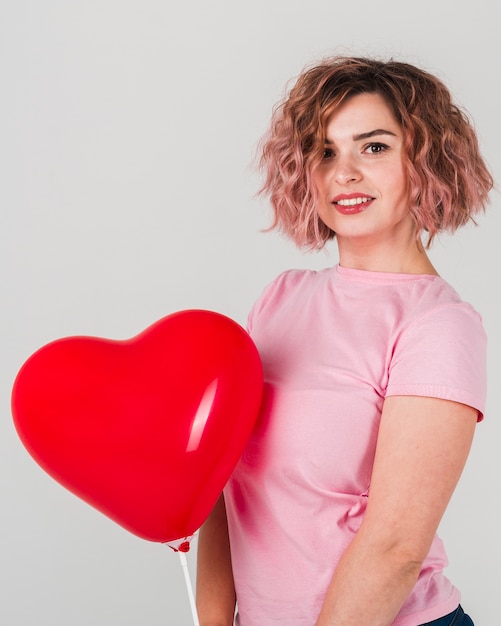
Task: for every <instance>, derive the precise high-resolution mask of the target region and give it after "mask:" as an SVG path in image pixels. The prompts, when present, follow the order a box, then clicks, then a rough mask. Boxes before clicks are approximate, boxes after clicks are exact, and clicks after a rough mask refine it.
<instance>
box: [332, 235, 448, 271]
mask: <svg viewBox="0 0 501 626" xmlns="http://www.w3.org/2000/svg"><path fill="white" fill-rule="evenodd" d="M337 243H338V249H339V264H340V265H341V266H343V267H349V268H352V269H360V270H367V271H372V272H389V273H400V274H433V275H437V276H438V272H437V270H436V269H435V268H434V267H433V265H432V263H431V261H430V259H429V258H428V255H427V254H426V252H425V250H424V248H423V246H422V244H421V242H420V241H418V240H417V239H416V238H415V236H413V237H412V238H409V239H408V240H407V241H406V242H404V243H402V242H400V243H397V242H395V241H393V242H387V241H386V242H380V243H374V242H366V243H364V242H361V241H353V240H350V239H349V238H341V239H339V238H338V242H337Z"/></svg>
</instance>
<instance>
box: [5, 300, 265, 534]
mask: <svg viewBox="0 0 501 626" xmlns="http://www.w3.org/2000/svg"><path fill="white" fill-rule="evenodd" d="M262 385H263V381H262V369H261V362H260V360H259V355H258V352H257V350H256V347H255V346H254V344H253V342H252V340H251V339H250V337H249V336H248V334H247V333H246V332H245V331H244V330H243V328H241V326H239V325H238V324H237V323H236V322H234V321H232V320H231V319H229V318H227V317H225V316H224V315H221V314H219V313H214V312H211V311H202V310H188V311H180V312H177V313H174V314H171V315H168V316H167V317H164V318H163V319H161V320H159V321H158V322H156V323H155V324H153V325H152V326H150V327H149V328H147V329H146V330H144V331H143V332H142V333H140V334H139V335H137V336H136V337H133V338H131V339H128V340H123V341H116V340H110V339H104V338H97V337H68V338H63V339H58V340H56V341H54V342H51V343H49V344H47V345H46V346H44V347H42V348H40V349H39V350H38V351H37V352H35V353H34V354H33V355H32V356H31V357H30V358H29V359H28V360H27V361H26V362H25V363H24V365H23V366H22V368H21V369H20V371H19V373H18V375H17V377H16V380H15V382H14V386H13V390H12V414H13V417H14V423H15V426H16V429H17V432H18V434H19V436H20V438H21V440H22V442H23V444H24V445H25V447H26V448H27V450H28V452H29V453H30V454H31V455H32V456H33V458H34V459H35V460H36V461H37V463H38V464H39V465H40V466H41V467H42V468H43V469H44V470H45V471H46V472H48V473H49V474H50V475H51V476H52V477H53V478H54V479H55V480H57V481H58V482H59V483H61V484H62V485H63V486H64V487H66V488H67V489H69V490H70V491H71V492H73V493H74V494H76V495H77V496H79V497H80V498H82V499H83V500H85V501H86V502H87V503H89V504H90V505H92V506H94V507H95V508H96V509H98V510H100V511H101V512H102V513H104V514H105V515H107V516H108V517H110V518H111V519H112V520H114V521H115V522H117V523H118V524H120V525H121V526H123V527H124V528H125V529H127V530H128V531H130V532H132V533H134V534H135V535H137V536H139V537H141V538H143V539H147V540H150V541H158V542H169V541H172V540H174V539H178V538H181V537H187V536H189V535H193V534H194V533H195V532H196V531H197V530H198V528H199V527H200V526H201V525H202V524H203V522H204V521H205V519H206V517H207V516H208V514H209V513H210V511H211V509H212V507H213V506H214V504H215V502H216V501H217V499H218V497H219V495H220V493H221V491H222V489H223V487H224V485H225V483H226V481H227V480H228V478H229V476H230V474H231V472H232V471H233V468H234V466H235V465H236V463H237V461H238V459H239V457H240V455H241V453H242V450H243V448H244V445H245V443H246V441H247V439H248V437H249V435H250V433H251V431H252V428H253V426H254V423H255V420H256V417H257V413H258V409H259V405H260V401H261V394H262Z"/></svg>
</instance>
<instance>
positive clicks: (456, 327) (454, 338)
mask: <svg viewBox="0 0 501 626" xmlns="http://www.w3.org/2000/svg"><path fill="white" fill-rule="evenodd" d="M486 352H487V339H486V335H485V332H484V329H483V326H482V320H481V317H480V315H479V314H478V313H477V312H476V311H475V309H473V307H471V306H470V305H469V304H467V303H464V302H458V303H451V304H446V305H443V306H440V307H437V308H436V309H434V310H433V311H431V312H429V313H427V314H426V315H424V316H423V317H421V318H420V319H419V320H418V321H416V322H414V323H413V324H412V325H410V326H409V327H407V328H406V329H404V330H403V331H402V333H401V335H400V337H399V338H398V340H397V342H396V344H395V347H394V352H393V356H392V359H391V363H390V369H389V378H388V386H387V390H386V396H401V395H404V396H408V395H415V396H428V397H434V398H441V399H444V400H452V401H455V402H461V403H463V404H467V405H468V406H471V407H473V408H475V409H477V410H478V412H479V421H480V420H481V419H482V418H483V415H484V411H485V402H486V361H487V355H486Z"/></svg>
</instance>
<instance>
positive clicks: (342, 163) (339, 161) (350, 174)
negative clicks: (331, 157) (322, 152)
mask: <svg viewBox="0 0 501 626" xmlns="http://www.w3.org/2000/svg"><path fill="white" fill-rule="evenodd" d="M333 174H334V180H335V181H336V183H338V184H339V185H348V184H350V183H353V182H358V181H360V179H361V178H362V173H361V171H360V169H359V167H358V165H357V163H356V161H355V159H354V157H353V156H352V155H344V156H342V155H338V156H337V157H336V160H335V164H334V172H333Z"/></svg>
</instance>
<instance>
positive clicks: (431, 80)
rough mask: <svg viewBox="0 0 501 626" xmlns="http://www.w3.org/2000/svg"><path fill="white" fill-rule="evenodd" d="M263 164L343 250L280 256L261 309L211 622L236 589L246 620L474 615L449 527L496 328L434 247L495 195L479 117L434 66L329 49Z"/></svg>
mask: <svg viewBox="0 0 501 626" xmlns="http://www.w3.org/2000/svg"><path fill="white" fill-rule="evenodd" d="M262 165H263V167H264V169H265V171H266V180H265V184H264V191H265V192H266V193H268V194H269V196H270V198H271V203H272V206H273V209H274V216H275V220H274V226H275V227H278V228H279V229H281V230H282V231H284V232H285V233H286V234H287V235H288V236H289V237H291V238H292V239H293V240H294V241H295V243H296V244H298V245H299V246H303V247H307V248H310V249H312V248H322V247H323V246H324V245H325V243H326V242H327V241H328V240H329V239H331V238H333V237H335V239H336V242H337V245H338V249H339V264H338V265H336V266H335V267H333V268H328V269H326V270H323V271H320V272H313V271H289V272H285V273H283V274H282V275H281V276H279V277H278V278H277V279H276V280H275V281H274V282H273V283H272V284H271V285H270V286H269V287H268V288H267V289H266V290H265V292H264V293H263V295H262V296H261V298H260V299H259V300H258V302H257V303H256V305H255V306H254V308H253V310H252V312H251V315H250V317H249V331H250V333H251V336H252V337H253V339H254V341H255V343H256V345H257V347H258V349H259V351H260V354H261V358H262V362H263V367H264V373H265V382H266V390H265V397H264V401H263V406H262V411H261V414H260V417H259V420H258V424H257V427H256V429H255V431H254V433H253V435H252V437H251V439H250V441H249V442H248V445H247V447H246V450H245V451H244V454H243V456H242V459H241V461H240V463H239V464H238V466H237V468H236V470H235V472H234V474H233V476H232V478H231V480H230V481H229V483H228V485H227V486H226V488H225V491H224V499H223V498H221V500H220V502H219V503H218V504H217V505H216V507H215V509H214V511H213V512H212V514H211V516H210V517H209V519H208V520H207V522H206V524H205V525H204V527H203V528H202V529H201V532H200V537H199V565H198V576H197V596H198V599H197V602H198V609H199V614H200V624H201V626H230V625H231V624H232V623H233V615H234V611H235V602H236V606H237V623H238V624H240V626H272V625H273V626H275V625H277V624H281V625H284V626H389V625H390V624H391V625H394V626H418V625H421V624H434V625H436V626H438V625H440V626H445V625H451V624H454V625H455V626H459V625H460V624H462V625H465V624H470V625H471V624H472V621H471V619H470V618H469V617H468V616H466V615H464V613H463V611H462V609H461V607H460V605H459V600H460V595H459V592H458V590H457V589H456V588H455V587H454V586H453V585H452V584H451V583H450V582H449V581H448V580H447V578H445V576H444V575H443V572H442V570H443V568H444V566H445V565H446V564H447V559H446V555H445V552H444V549H443V546H442V543H441V542H440V540H439V538H438V537H437V536H436V530H437V527H438V525H439V522H440V519H441V517H442V515H443V513H444V511H445V508H446V506H447V503H448V502H449V499H450V497H451V495H452V493H453V490H454V488H455V486H456V483H457V481H458V479H459V477H460V474H461V471H462V469H463V466H464V464H465V461H466V458H467V455H468V452H469V449H470V445H471V441H472V437H473V432H474V429H475V424H476V422H477V421H478V420H480V419H482V416H483V410H484V402H485V335H484V331H483V328H482V323H481V320H480V317H479V315H478V314H477V313H476V312H475V310H474V309H473V308H472V307H471V306H470V305H469V304H467V303H464V302H462V301H461V299H460V298H459V296H458V294H457V293H456V292H455V291H454V290H453V288H452V287H450V286H449V285H448V284H447V283H446V282H445V281H444V280H443V279H442V278H440V277H439V275H438V273H437V271H436V270H435V268H434V267H433V265H432V264H431V262H430V260H429V258H428V256H427V254H426V248H427V247H429V244H430V243H431V241H432V240H433V238H434V236H435V235H436V234H437V233H438V232H440V231H444V230H448V231H451V232H452V231H454V230H456V229H457V228H458V227H460V226H462V225H463V224H465V223H467V222H468V221H469V220H470V219H473V216H474V214H475V213H477V212H478V211H480V210H482V209H483V208H484V206H485V204H486V202H487V195H488V192H489V190H490V188H491V186H492V178H491V176H490V174H489V172H488V170H487V168H486V166H485V164H484V162H483V160H482V157H481V156H480V154H479V149H478V143H477V139H476V135H475V133H474V130H473V128H472V126H471V125H470V123H469V122H468V119H467V117H466V116H465V114H463V113H462V112H461V111H460V110H459V108H457V107H456V106H455V105H454V104H452V103H451V99H450V94H449V92H448V90H447V88H446V87H445V86H444V85H443V84H442V82H440V81H439V80H438V79H437V78H435V77H434V76H431V75H429V74H428V73H426V72H424V71H421V70H419V69H417V68H415V67H413V66H411V65H408V64H405V63H398V62H393V61H390V62H388V63H384V62H379V61H376V60H371V59H363V58H349V57H335V58H333V59H329V60H327V61H325V62H322V63H321V64H319V65H317V66H315V67H312V68H310V69H308V70H306V71H305V72H303V74H302V75H301V76H300V77H299V79H298V81H297V83H296V85H295V86H294V87H293V89H292V90H291V91H290V93H289V94H288V96H287V98H286V99H285V101H284V102H283V103H282V104H281V106H280V107H278V108H277V109H276V110H275V113H274V116H273V120H272V124H271V129H270V132H269V134H268V135H267V137H266V139H265V142H264V145H263V152H262ZM424 235H426V238H425V241H424V244H423V243H422V239H423V236H424ZM228 535H229V537H228ZM230 544H231V556H230Z"/></svg>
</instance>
